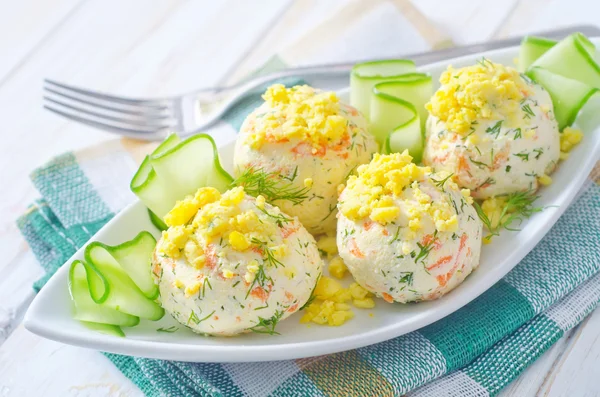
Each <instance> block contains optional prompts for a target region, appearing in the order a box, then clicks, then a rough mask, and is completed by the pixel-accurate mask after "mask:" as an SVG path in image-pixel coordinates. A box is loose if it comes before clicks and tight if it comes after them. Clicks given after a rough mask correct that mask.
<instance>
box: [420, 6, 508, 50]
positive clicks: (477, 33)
mask: <svg viewBox="0 0 600 397" xmlns="http://www.w3.org/2000/svg"><path fill="white" fill-rule="evenodd" d="M412 2H413V4H414V5H415V7H417V8H418V9H419V10H420V11H421V13H423V14H424V15H425V16H426V17H428V18H429V20H430V21H431V22H432V23H434V24H435V25H437V26H438V28H439V29H440V30H441V31H442V32H443V33H445V34H446V35H448V36H450V37H451V38H452V40H453V41H454V43H455V44H456V45H465V44H471V43H477V42H484V41H486V40H489V39H491V38H492V37H493V36H494V34H495V33H496V31H497V30H498V29H500V27H501V26H502V24H503V22H504V19H505V18H506V17H507V16H508V15H509V14H510V13H511V11H512V9H513V7H515V6H516V4H517V0H496V1H494V3H493V6H491V5H490V3H488V2H486V1H471V0H454V1H440V0H412Z"/></svg>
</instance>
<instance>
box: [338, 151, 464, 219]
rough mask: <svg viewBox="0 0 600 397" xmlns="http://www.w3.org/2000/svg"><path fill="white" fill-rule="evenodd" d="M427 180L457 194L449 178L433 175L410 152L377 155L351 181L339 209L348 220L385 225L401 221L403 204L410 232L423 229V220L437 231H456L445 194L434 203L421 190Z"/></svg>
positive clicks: (451, 210) (456, 189) (451, 209)
mask: <svg viewBox="0 0 600 397" xmlns="http://www.w3.org/2000/svg"><path fill="white" fill-rule="evenodd" d="M425 181H429V183H431V184H435V185H437V186H438V188H439V189H440V190H441V191H445V190H444V189H452V190H455V191H458V187H457V186H456V183H454V182H453V181H452V180H451V179H450V176H449V175H442V174H432V173H431V169H430V168H429V167H419V166H417V165H416V164H414V163H412V157H411V156H410V155H409V154H408V151H404V152H403V153H392V154H389V155H381V154H375V156H374V157H373V160H372V161H371V162H370V163H369V164H364V165H361V166H360V167H358V169H357V175H352V176H350V177H349V178H348V181H347V185H346V188H345V190H344V193H343V196H342V200H341V201H340V202H339V208H340V211H341V213H342V214H343V215H344V216H345V217H347V218H348V219H351V220H354V221H358V220H360V219H364V218H369V219H371V220H372V221H375V222H377V223H379V224H381V225H386V224H388V223H390V222H393V221H398V220H399V215H400V213H401V207H400V205H399V202H401V203H402V207H404V209H405V211H406V212H407V215H408V219H407V224H406V225H404V226H406V227H408V228H409V229H410V230H412V231H417V230H420V229H421V228H422V227H423V223H422V219H423V218H424V217H429V219H431V221H432V222H433V223H434V224H435V227H436V229H437V230H439V231H455V230H456V228H457V227H458V218H457V214H456V212H455V211H454V210H453V208H452V206H451V204H450V202H449V200H450V199H449V198H448V197H447V195H443V198H442V199H440V200H432V198H431V196H429V195H428V194H427V193H426V192H424V191H423V190H422V189H421V185H420V183H421V182H425ZM442 182H443V183H442Z"/></svg>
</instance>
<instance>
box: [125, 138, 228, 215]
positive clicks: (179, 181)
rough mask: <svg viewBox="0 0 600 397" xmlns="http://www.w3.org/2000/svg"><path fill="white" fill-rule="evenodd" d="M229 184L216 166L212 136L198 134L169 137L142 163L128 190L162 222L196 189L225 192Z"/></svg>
mask: <svg viewBox="0 0 600 397" xmlns="http://www.w3.org/2000/svg"><path fill="white" fill-rule="evenodd" d="M232 181H233V178H232V177H231V175H229V174H228V173H227V172H226V171H225V170H224V169H223V167H222V166H221V163H220V162H219V155H218V151H217V146H216V144H215V142H214V140H213V139H212V137H211V136H209V135H206V134H199V135H195V136H192V137H190V138H188V139H186V140H183V141H181V140H180V138H179V137H177V136H176V135H170V136H169V137H167V139H166V140H165V141H164V142H163V143H162V144H161V145H160V146H159V147H157V148H156V150H155V151H154V152H153V153H152V154H150V155H149V156H147V157H146V158H145V159H144V161H143V162H142V164H141V165H140V168H139V169H138V171H137V172H136V174H135V175H134V177H133V179H132V181H131V184H130V187H131V190H132V191H133V193H135V194H136V195H137V196H138V197H139V198H140V200H142V202H143V203H144V204H145V205H146V206H147V207H148V208H149V209H150V210H151V211H152V212H154V214H156V216H158V217H159V218H162V217H164V216H165V215H166V214H167V212H169V211H170V210H171V208H173V206H174V205H175V203H176V202H177V200H181V199H183V198H184V197H185V196H187V195H188V194H193V193H194V192H195V191H196V190H197V189H198V188H200V187H203V186H212V187H215V188H217V189H219V190H221V191H225V190H227V188H228V187H229V185H230V184H231V182H232Z"/></svg>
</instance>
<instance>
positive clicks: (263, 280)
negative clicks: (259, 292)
mask: <svg viewBox="0 0 600 397" xmlns="http://www.w3.org/2000/svg"><path fill="white" fill-rule="evenodd" d="M268 281H270V282H271V284H273V279H272V278H271V277H269V276H267V274H266V273H265V266H264V265H262V264H261V265H259V266H258V271H257V272H256V274H255V275H254V280H252V284H250V287H248V292H246V298H247V297H248V295H250V292H252V290H253V289H254V286H255V285H256V284H258V285H259V286H260V287H261V288H262V289H266V288H265V287H266V285H267V282H268Z"/></svg>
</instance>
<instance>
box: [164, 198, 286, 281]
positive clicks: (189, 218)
mask: <svg viewBox="0 0 600 397" xmlns="http://www.w3.org/2000/svg"><path fill="white" fill-rule="evenodd" d="M247 197H248V198H249V199H251V198H250V197H249V196H246V194H245V193H244V188H243V187H236V188H233V189H231V190H229V191H227V192H225V193H223V194H220V193H219V192H218V191H217V190H216V189H214V188H200V189H199V190H198V192H196V194H195V195H194V196H188V197H186V198H185V199H184V200H181V201H178V202H177V204H176V205H175V207H174V208H173V209H172V210H171V211H170V212H169V213H168V214H167V216H165V221H167V223H168V224H169V225H170V227H169V229H168V230H166V231H164V232H163V235H162V239H161V240H160V242H159V244H158V252H159V253H160V254H161V255H164V256H167V257H170V258H173V259H177V258H179V257H181V256H182V255H183V256H184V257H185V259H186V260H187V261H188V262H189V263H190V264H191V265H192V266H194V267H196V268H198V269H201V268H203V267H204V265H205V263H206V253H205V252H204V249H203V244H204V245H208V244H211V243H213V242H216V241H221V239H222V241H224V243H225V245H227V244H228V245H229V246H230V247H231V249H232V250H234V251H239V252H243V251H246V250H248V249H251V248H252V247H253V246H254V247H256V248H257V249H260V250H267V249H268V250H269V251H270V252H271V254H272V255H273V257H274V258H275V259H277V260H280V259H281V258H283V257H285V256H286V255H287V254H288V251H287V246H286V245H285V241H281V244H277V243H278V242H277V241H274V240H273V239H272V236H273V235H276V234H277V233H276V232H277V228H278V226H277V222H276V220H277V219H278V217H284V215H282V214H281V212H280V210H279V209H278V208H275V207H273V208H271V209H269V210H268V211H267V210H266V209H265V203H264V198H262V196H259V197H258V198H257V199H256V207H257V208H258V209H259V210H255V209H254V208H251V209H247V210H242V209H241V207H240V204H241V203H242V201H243V200H244V199H245V198H247ZM258 211H260V212H258ZM282 219H287V218H282ZM200 240H202V241H203V244H201V243H200V242H199V241H200ZM267 242H270V243H269V246H267V245H266V244H267ZM271 242H273V243H274V244H271ZM223 254H224V253H223V252H220V253H219V255H223ZM256 268H257V269H258V266H256ZM251 269H252V264H250V265H249V266H248V272H250V273H252V270H251ZM227 274H228V273H223V276H224V277H225V278H229V277H228V276H227ZM249 277H250V276H249ZM247 281H248V280H247ZM250 281H252V280H250Z"/></svg>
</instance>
